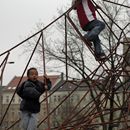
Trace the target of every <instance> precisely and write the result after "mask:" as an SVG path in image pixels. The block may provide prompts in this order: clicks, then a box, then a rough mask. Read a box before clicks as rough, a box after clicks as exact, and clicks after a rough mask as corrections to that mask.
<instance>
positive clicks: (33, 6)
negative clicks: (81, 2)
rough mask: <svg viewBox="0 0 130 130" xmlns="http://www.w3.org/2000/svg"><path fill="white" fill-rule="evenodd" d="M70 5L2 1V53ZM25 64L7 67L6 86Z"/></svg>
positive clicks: (52, 0) (59, 0)
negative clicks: (40, 23) (38, 23)
mask: <svg viewBox="0 0 130 130" xmlns="http://www.w3.org/2000/svg"><path fill="white" fill-rule="evenodd" d="M128 1H129V3H130V0H128ZM70 3H71V0H0V45H1V47H0V53H2V52H4V51H5V50H7V49H9V48H11V47H13V46H14V45H16V44H17V43H19V42H21V41H22V40H24V39H22V38H24V37H25V36H28V34H30V31H32V30H33V28H34V27H35V26H36V23H37V22H39V21H41V22H43V23H44V24H45V25H47V24H49V23H50V22H51V21H52V18H53V17H54V16H56V15H57V9H58V8H59V9H60V8H62V7H63V6H67V5H68V4H70ZM13 60H15V59H13ZM17 60H18V58H17ZM23 62H24V59H20V61H19V64H20V65H19V64H18V63H15V64H14V65H7V68H6V70H5V74H4V81H5V84H7V83H8V82H9V81H10V80H11V79H12V78H13V77H14V76H15V75H16V76H17V75H20V74H22V71H23V66H22V64H23V65H24V63H23ZM18 66H19V68H18ZM17 68H18V70H17ZM20 70H21V71H20Z"/></svg>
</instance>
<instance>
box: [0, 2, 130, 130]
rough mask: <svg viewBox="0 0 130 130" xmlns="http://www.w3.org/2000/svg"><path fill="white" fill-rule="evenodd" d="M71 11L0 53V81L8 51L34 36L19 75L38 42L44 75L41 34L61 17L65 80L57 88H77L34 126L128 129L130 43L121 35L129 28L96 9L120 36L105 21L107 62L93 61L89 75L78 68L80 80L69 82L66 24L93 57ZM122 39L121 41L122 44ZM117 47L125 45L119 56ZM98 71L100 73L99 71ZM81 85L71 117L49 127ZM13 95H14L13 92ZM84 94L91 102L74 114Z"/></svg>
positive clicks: (66, 129)
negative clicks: (32, 45)
mask: <svg viewBox="0 0 130 130" xmlns="http://www.w3.org/2000/svg"><path fill="white" fill-rule="evenodd" d="M92 1H93V0H92ZM104 1H105V2H108V3H111V4H114V5H116V6H121V7H123V8H129V7H128V6H127V5H123V4H119V3H115V2H111V1H108V0H104ZM93 2H94V1H93ZM94 3H95V2H94ZM95 5H96V6H98V7H100V6H99V5H97V4H96V3H95ZM72 9H73V7H71V8H70V9H68V10H67V11H66V12H65V13H63V14H62V15H61V16H59V17H58V18H57V19H55V20H54V21H52V22H51V23H50V24H48V25H47V26H46V27H44V28H43V29H41V30H40V31H39V32H36V33H35V34H34V35H32V36H30V37H28V38H27V39H25V40H24V41H22V42H21V43H19V44H17V45H16V46H14V47H13V48H11V49H9V50H7V51H6V52H3V53H2V54H0V56H3V55H5V58H4V60H3V61H2V62H1V65H0V67H1V69H2V72H1V80H2V75H3V72H4V69H5V67H6V63H7V61H8V58H9V56H10V52H11V51H12V50H14V49H15V48H17V47H19V46H20V45H22V44H23V43H25V42H27V41H28V40H30V39H31V38H33V37H35V36H38V40H37V42H36V45H35V47H34V50H33V52H32V54H31V55H30V59H29V61H28V63H27V66H26V67H25V70H24V72H23V75H24V73H25V71H26V69H27V67H28V65H29V63H30V61H31V59H32V57H33V54H34V53H35V50H36V48H37V46H38V45H39V44H40V41H42V47H43V63H44V64H43V68H44V72H43V73H44V74H46V66H45V54H44V52H45V48H44V42H43V32H44V30H46V29H47V28H48V27H50V26H51V25H53V24H54V23H55V22H56V21H58V20H59V19H61V18H63V17H64V18H65V50H64V54H65V56H66V57H65V65H66V67H65V69H66V81H65V82H63V83H62V84H61V85H60V86H59V88H60V87H61V86H63V85H65V84H68V83H71V84H73V85H76V86H77V87H75V88H74V89H73V90H72V91H71V92H70V93H69V94H68V95H67V97H65V98H64V99H63V100H62V101H61V102H60V104H59V105H58V106H57V107H56V108H54V109H53V110H52V111H48V114H47V116H46V117H45V118H44V119H43V120H41V121H40V122H39V124H38V127H39V126H40V125H41V124H42V123H44V122H45V121H46V122H47V124H48V129H47V130H52V129H53V130H98V129H100V130H115V129H117V130H126V129H127V130H129V129H130V128H129V127H130V119H129V112H130V103H129V100H130V94H129V86H130V73H129V71H130V69H129V67H130V64H129V63H130V62H129V58H130V55H129V54H130V53H129V52H130V46H129V43H130V40H129V39H128V38H127V36H126V33H125V29H126V28H127V26H129V23H128V24H127V25H126V26H125V27H122V28H121V27H120V25H118V24H117V23H116V22H115V21H114V20H113V19H112V18H110V16H109V15H108V14H107V13H106V12H105V11H104V10H102V9H101V8H99V10H100V11H102V13H103V14H104V15H105V17H107V18H108V19H109V20H110V21H112V23H113V24H114V25H115V26H116V27H117V28H118V29H119V30H120V32H121V33H120V35H119V37H118V36H117V35H116V34H115V33H114V31H113V30H112V28H111V27H110V26H109V24H107V22H106V21H105V22H106V24H107V29H109V32H111V33H110V35H111V36H112V37H114V38H115V39H116V41H115V46H113V45H112V44H111V42H110V41H109V44H110V45H109V48H108V49H107V51H108V54H107V60H105V61H96V62H97V64H98V65H97V67H96V68H95V69H94V70H92V69H91V70H90V72H89V74H88V73H87V72H85V71H84V69H82V68H80V67H79V69H80V72H82V76H83V77H82V80H80V81H75V80H72V81H69V80H68V77H69V76H68V66H69V65H70V64H69V62H68V60H70V59H69V57H68V50H67V47H68V44H67V42H68V39H67V23H69V24H70V25H71V27H73V29H74V31H75V32H76V33H77V35H78V37H79V38H80V39H81V40H82V41H83V42H84V43H85V44H86V46H87V48H88V49H89V51H90V53H91V54H92V55H93V54H94V52H93V48H92V47H91V46H89V44H90V42H89V41H87V40H86V39H84V37H83V36H82V34H81V32H80V31H79V29H78V28H77V26H76V25H75V22H74V21H73V20H72V18H71V17H70V13H71V11H72ZM98 13H99V15H100V16H101V18H103V16H102V15H101V14H100V12H98ZM103 20H104V19H103ZM122 37H123V38H124V39H125V41H122ZM109 40H110V39H109ZM120 45H121V46H123V47H124V46H127V47H125V49H124V50H123V52H122V54H118V53H117V50H118V49H119V48H120ZM93 56H94V55H93ZM73 63H74V64H75V63H76V62H73ZM76 65H77V64H75V66H76ZM100 69H101V70H102V71H100ZM99 71H100V72H101V73H100V74H99V73H98V72H99ZM23 75H22V76H21V80H22V77H23ZM95 77H96V78H95ZM21 80H19V83H18V85H19V84H20V82H21ZM83 83H85V84H86V86H87V88H88V89H87V90H86V93H85V94H84V95H82V98H81V99H80V101H79V102H77V104H76V105H75V107H74V108H73V109H72V110H71V114H70V115H69V116H66V118H65V119H64V121H63V122H61V124H60V125H59V126H58V128H57V127H56V128H51V125H50V116H51V115H52V114H53V113H54V112H55V111H56V110H57V109H58V107H60V105H62V104H63V103H64V102H65V101H66V100H67V99H68V98H69V97H71V96H72V94H73V93H74V92H75V91H76V90H77V89H78V88H79V87H82V84H83ZM59 88H57V89H56V90H55V91H58V89H59ZM53 94H54V92H53V93H51V94H50V95H46V96H47V98H48V97H49V96H51V95H53ZM14 95H15V93H14ZM14 95H13V97H14ZM88 95H89V96H90V97H91V100H90V101H89V102H88V103H87V104H85V105H84V106H82V108H81V109H80V110H79V111H77V112H76V113H75V112H74V111H75V109H77V108H78V106H79V105H80V103H81V102H82V100H84V99H85V97H86V96H88ZM13 97H12V100H13ZM12 100H11V102H12ZM10 105H11V103H10V104H9V106H8V107H7V110H6V111H5V113H4V116H3V118H2V119H1V121H0V125H1V124H2V123H3V121H4V118H5V116H6V113H7V111H8V109H9V107H10ZM90 106H91V107H90ZM81 112H84V116H82V117H78V115H79V114H80V113H81ZM115 115H116V116H115ZM18 122H19V120H18V121H16V123H14V124H12V126H10V127H9V128H7V129H6V130H9V129H11V127H13V126H14V125H15V124H17V123H18Z"/></svg>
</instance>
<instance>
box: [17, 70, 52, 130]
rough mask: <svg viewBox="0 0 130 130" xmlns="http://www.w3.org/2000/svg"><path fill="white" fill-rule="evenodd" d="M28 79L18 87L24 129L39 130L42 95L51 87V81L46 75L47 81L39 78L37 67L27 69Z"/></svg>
mask: <svg viewBox="0 0 130 130" xmlns="http://www.w3.org/2000/svg"><path fill="white" fill-rule="evenodd" d="M27 77H28V79H27V80H26V81H24V82H23V83H22V84H21V85H20V86H18V88H17V94H18V95H19V96H20V97H21V98H22V101H21V104H20V111H21V127H22V130H37V113H39V112H40V102H39V98H40V96H41V95H42V94H43V93H44V92H45V91H46V90H50V88H51V86H52V85H51V81H50V79H49V78H47V77H44V81H45V83H43V82H41V81H39V80H38V71H37V69H36V68H30V69H28V70H27Z"/></svg>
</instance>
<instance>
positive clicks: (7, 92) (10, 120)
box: [0, 75, 60, 130]
mask: <svg viewBox="0 0 130 130" xmlns="http://www.w3.org/2000/svg"><path fill="white" fill-rule="evenodd" d="M48 77H49V78H50V80H51V81H52V85H53V86H54V85H55V83H56V82H57V81H58V80H59V79H60V75H50V76H48ZM20 79H21V77H14V78H13V79H12V80H11V81H10V83H9V84H8V85H7V86H6V87H5V88H4V89H3V91H2V94H1V95H2V96H1V98H0V99H1V100H2V101H1V102H0V105H1V106H0V109H1V111H0V113H1V114H2V116H1V117H3V116H4V114H5V112H6V110H7V108H8V106H9V104H10V101H11V99H12V103H11V105H10V107H9V110H8V112H7V113H6V115H5V118H4V120H3V123H2V126H0V128H1V130H5V129H6V128H9V127H10V126H11V125H13V124H14V123H15V122H16V121H18V120H19V114H20V111H19V107H20V102H21V98H20V97H19V96H18V95H17V94H15V95H14V92H15V89H16V87H17V85H18V83H19V81H20ZM26 79H27V77H23V79H22V82H23V81H25V80H26ZM39 80H41V81H42V80H43V78H42V76H39ZM13 95H14V97H13V98H12V96H13ZM44 98H45V94H43V95H42V96H41V100H43V99H44ZM46 110H47V109H46V103H45V101H44V102H42V105H41V112H40V113H39V120H40V121H41V119H43V118H44V116H46V115H47V114H46V112H47V111H46ZM0 119H1V118H0ZM19 125H20V123H17V124H16V125H14V126H13V127H12V128H11V129H10V130H20V128H19V127H20V126H19ZM41 130H43V128H42V129H41Z"/></svg>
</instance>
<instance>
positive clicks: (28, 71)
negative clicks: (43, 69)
mask: <svg viewBox="0 0 130 130" xmlns="http://www.w3.org/2000/svg"><path fill="white" fill-rule="evenodd" d="M31 70H36V71H37V69H36V68H34V67H31V68H29V69H28V70H27V76H29V73H30V71H31Z"/></svg>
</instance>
